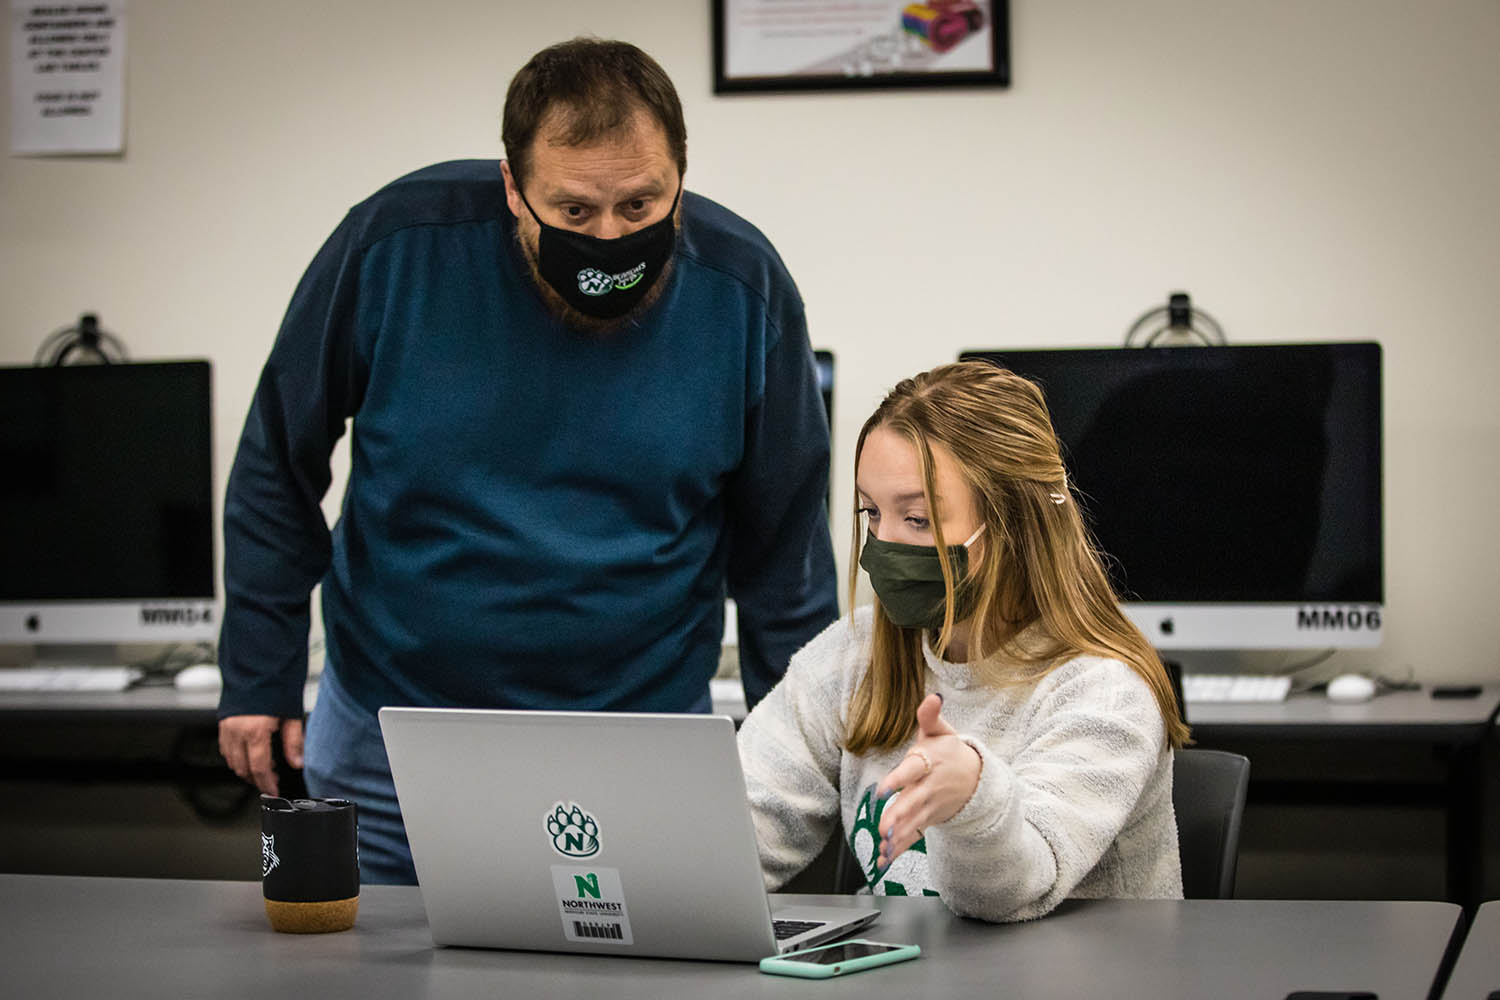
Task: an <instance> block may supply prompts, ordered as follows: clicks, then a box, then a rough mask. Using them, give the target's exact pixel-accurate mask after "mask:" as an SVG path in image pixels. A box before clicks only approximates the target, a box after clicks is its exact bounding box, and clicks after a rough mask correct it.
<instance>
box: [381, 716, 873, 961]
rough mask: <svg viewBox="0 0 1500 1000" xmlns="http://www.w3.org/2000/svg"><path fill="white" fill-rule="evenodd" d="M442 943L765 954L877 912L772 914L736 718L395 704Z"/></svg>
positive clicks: (398, 773)
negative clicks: (400, 706)
mask: <svg viewBox="0 0 1500 1000" xmlns="http://www.w3.org/2000/svg"><path fill="white" fill-rule="evenodd" d="M380 728H381V732H382V733H383V734H384V736H385V746H386V752H387V754H388V755H389V756H390V761H391V774H392V776H393V777H394V778H395V781H396V796H397V798H398V799H399V800H400V803H401V815H402V817H403V818H404V819H405V821H406V835H407V839H408V840H409V841H410V843H411V852H412V859H413V860H414V861H415V863H416V868H417V881H418V883H419V884H420V885H421V888H422V900H423V903H424V904H425V905H426V907H427V922H428V924H429V925H430V926H431V928H432V938H433V941H434V942H436V943H437V944H440V945H469V946H475V947H485V948H521V949H528V950H536V951H577V952H588V953H593V954H602V955H637V956H645V955H654V956H668V957H675V958H698V959H721V960H727V961H743V962H751V961H758V960H760V959H761V958H764V957H765V956H767V955H772V954H776V953H778V952H786V951H793V950H795V949H797V948H805V947H808V946H810V945H813V944H818V943H821V942H823V941H830V940H833V939H835V938H838V937H842V936H844V935H847V934H850V933H852V932H853V931H855V930H858V929H859V928H861V927H865V926H868V925H869V924H871V923H873V922H874V921H875V919H876V916H877V914H878V911H876V910H874V909H872V908H870V907H868V906H867V905H861V906H859V907H849V908H844V907H813V906H798V907H788V908H786V909H778V910H777V912H775V913H774V914H773V913H772V912H771V909H770V905H769V900H768V898H767V896H766V892H765V882H764V881H763V879H762V877H761V870H760V857H759V853H758V851H757V849H756V844H755V829H754V826H753V824H752V821H751V817H750V805H749V800H748V799H747V797H746V794H745V777H744V774H743V772H742V771H741V770H740V758H739V751H738V748H737V747H736V745H735V735H734V723H733V722H732V721H730V720H729V719H728V718H726V717H724V716H712V715H641V714H624V713H614V712H508V711H492V710H479V709H437V708H382V709H381V710H380Z"/></svg>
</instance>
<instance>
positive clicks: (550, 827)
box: [546, 802, 599, 858]
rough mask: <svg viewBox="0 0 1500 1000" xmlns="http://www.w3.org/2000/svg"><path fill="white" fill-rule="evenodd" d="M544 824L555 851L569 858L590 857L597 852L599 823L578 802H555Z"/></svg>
mask: <svg viewBox="0 0 1500 1000" xmlns="http://www.w3.org/2000/svg"><path fill="white" fill-rule="evenodd" d="M546 825H547V836H549V837H551V838H552V849H553V850H554V851H556V852H557V853H559V854H562V855H566V856H567V857H570V858H590V857H593V856H594V855H595V854H598V853H599V824H598V823H596V822H595V821H594V817H592V816H590V815H589V814H588V813H586V812H584V811H583V809H582V807H580V806H579V805H578V803H576V802H569V803H567V804H566V805H564V804H563V803H561V802H559V803H557V805H555V806H553V807H552V811H551V812H550V813H548V814H547V824H546Z"/></svg>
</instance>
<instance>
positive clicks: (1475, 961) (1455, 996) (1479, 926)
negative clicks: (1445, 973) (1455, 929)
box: [1443, 903, 1500, 1000]
mask: <svg viewBox="0 0 1500 1000" xmlns="http://www.w3.org/2000/svg"><path fill="white" fill-rule="evenodd" d="M1495 990H1500V903H1485V904H1484V905H1483V906H1481V907H1480V908H1479V915H1478V916H1477V917H1476V918H1475V920H1474V922H1473V923H1472V924H1471V925H1470V926H1469V933H1468V936H1467V937H1465V938H1464V945H1463V951H1462V952H1460V953H1459V956H1458V965H1457V966H1456V967H1455V968H1454V969H1453V976H1452V978H1450V979H1449V980H1448V988H1447V989H1446V990H1444V991H1443V1000H1484V998H1485V997H1487V996H1489V995H1490V993H1492V992H1494V991H1495Z"/></svg>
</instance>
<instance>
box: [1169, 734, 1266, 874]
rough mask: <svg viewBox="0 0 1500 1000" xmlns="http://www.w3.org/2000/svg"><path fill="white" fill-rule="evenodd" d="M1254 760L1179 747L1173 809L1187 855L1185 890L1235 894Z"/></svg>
mask: <svg viewBox="0 0 1500 1000" xmlns="http://www.w3.org/2000/svg"><path fill="white" fill-rule="evenodd" d="M1249 785H1250V761H1249V759H1248V758H1246V757H1242V756H1240V755H1239V754H1237V753H1225V752H1224V751H1222V750H1178V751H1177V752H1176V753H1175V754H1174V759H1173V762H1172V808H1173V810H1174V811H1175V812H1176V813H1177V849H1178V853H1179V854H1180V855H1181V856H1182V894H1183V895H1184V896H1185V897H1187V898H1188V899H1232V898H1233V897H1234V872H1235V867H1236V865H1237V864H1238V862H1239V854H1240V820H1241V819H1242V818H1243V817H1244V814H1245V791H1246V789H1247V788H1248V787H1249Z"/></svg>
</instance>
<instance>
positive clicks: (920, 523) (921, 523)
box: [906, 516, 931, 531]
mask: <svg viewBox="0 0 1500 1000" xmlns="http://www.w3.org/2000/svg"><path fill="white" fill-rule="evenodd" d="M906 523H907V524H909V525H911V526H912V527H913V528H917V529H919V530H921V531H926V530H927V529H928V527H930V526H931V522H929V521H928V520H927V518H925V517H916V516H912V517H908V518H907V519H906Z"/></svg>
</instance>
